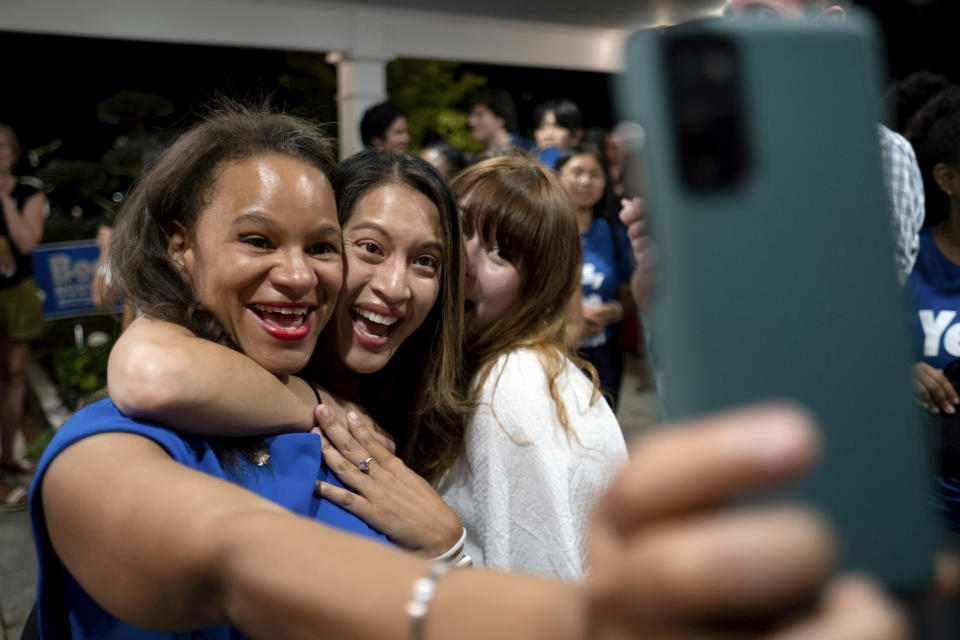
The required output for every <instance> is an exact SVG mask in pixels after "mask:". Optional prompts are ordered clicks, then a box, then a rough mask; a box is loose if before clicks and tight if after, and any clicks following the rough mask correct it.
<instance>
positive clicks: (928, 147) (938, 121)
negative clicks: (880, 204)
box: [910, 86, 960, 227]
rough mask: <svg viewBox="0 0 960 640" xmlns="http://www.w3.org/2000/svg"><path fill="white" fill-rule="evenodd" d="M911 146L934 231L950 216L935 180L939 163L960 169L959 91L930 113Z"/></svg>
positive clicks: (949, 93) (947, 94)
mask: <svg viewBox="0 0 960 640" xmlns="http://www.w3.org/2000/svg"><path fill="white" fill-rule="evenodd" d="M910 142H911V143H912V144H913V148H914V150H915V151H916V154H917V164H919V165H920V173H921V175H922V176H923V191H924V196H925V198H926V209H927V212H926V218H925V219H924V225H925V226H927V227H931V226H933V225H936V224H937V223H939V222H942V221H943V220H946V219H947V217H948V216H949V215H950V200H949V198H948V197H947V194H946V193H944V192H943V190H942V189H940V187H939V185H937V182H936V180H934V178H933V170H934V168H936V166H937V165H938V164H940V163H943V164H945V165H947V166H949V167H953V168H955V169H960V87H956V86H954V87H950V88H949V89H947V90H945V91H944V92H943V94H942V95H941V97H940V99H939V100H938V101H937V102H936V104H934V105H932V106H931V107H930V108H929V109H927V111H926V113H924V116H923V119H922V121H921V123H920V126H919V127H918V130H917V132H916V134H915V135H914V136H913V138H912V139H911V140H910Z"/></svg>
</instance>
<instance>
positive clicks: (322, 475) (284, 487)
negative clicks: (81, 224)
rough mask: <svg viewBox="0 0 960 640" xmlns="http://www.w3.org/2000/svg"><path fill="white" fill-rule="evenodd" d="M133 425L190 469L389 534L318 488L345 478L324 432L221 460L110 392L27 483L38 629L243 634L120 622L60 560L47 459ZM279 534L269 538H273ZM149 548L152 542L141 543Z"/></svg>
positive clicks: (339, 522) (312, 513) (321, 516)
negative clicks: (129, 410)
mask: <svg viewBox="0 0 960 640" xmlns="http://www.w3.org/2000/svg"><path fill="white" fill-rule="evenodd" d="M108 432H125V433H133V434H137V435H140V436H143V437H145V438H148V439H149V440H152V441H154V442H156V443H157V444H158V445H160V446H161V447H163V449H164V450H165V451H166V452H167V453H168V454H169V455H170V457H171V458H173V459H174V460H176V461H177V462H179V463H180V464H183V465H184V466H187V467H189V468H191V469H195V470H197V471H201V472H203V473H206V474H209V475H211V476H214V477H216V478H221V479H223V480H227V481H229V482H233V483H235V484H238V485H240V486H242V487H244V488H246V489H249V490H250V491H253V492H254V493H257V494H259V495H260V496H262V497H264V498H267V499H268V500H271V501H273V502H275V503H277V504H279V505H281V506H283V507H285V508H287V509H289V510H290V511H292V512H294V513H296V514H299V515H301V516H306V517H308V518H313V519H314V520H316V521H317V522H322V523H324V524H326V525H329V526H331V527H335V528H337V529H342V530H344V531H348V532H351V533H355V534H357V535H361V536H366V537H370V538H373V539H376V540H380V541H383V542H386V537H385V536H384V535H383V534H381V533H380V532H378V531H376V530H375V529H373V528H371V527H370V526H368V525H367V524H366V523H365V522H363V521H362V520H360V519H359V518H357V517H356V516H354V515H353V514H351V513H349V512H347V511H344V510H343V509H341V508H340V507H338V506H337V505H335V504H333V503H332V502H330V501H329V500H322V499H320V498H318V497H316V496H315V495H314V483H315V482H316V481H317V480H323V481H325V482H329V483H331V484H333V485H336V486H343V485H342V484H341V483H340V481H339V480H338V479H337V478H336V476H335V475H334V474H333V473H332V472H331V471H330V469H329V468H328V467H327V465H326V464H325V463H324V461H323V458H322V456H321V452H320V444H321V437H320V436H318V435H316V434H311V433H285V434H280V435H275V436H270V437H267V438H264V439H263V443H264V446H265V447H266V452H267V453H268V454H269V455H268V456H264V457H263V459H261V460H260V461H259V462H261V463H262V464H255V463H252V462H246V461H244V460H243V457H242V456H237V458H238V460H237V462H236V463H235V464H233V463H231V464H228V465H227V466H226V468H225V467H224V465H223V464H221V462H220V460H218V458H217V455H216V452H215V450H214V448H213V447H212V446H211V443H210V442H209V438H208V437H206V436H202V435H195V434H187V433H181V432H178V431H174V430H172V429H169V428H167V427H164V426H162V425H159V424H156V423H151V422H144V421H139V420H134V419H132V418H128V417H127V416H124V415H123V414H121V413H120V412H119V411H118V410H117V408H116V407H115V406H114V405H113V403H112V402H111V401H110V400H101V401H100V402H96V403H94V404H91V405H90V406H88V407H85V408H84V409H81V410H80V411H78V412H77V413H76V414H75V415H74V416H73V417H72V418H71V419H70V420H69V421H67V422H66V423H65V424H64V425H63V426H62V427H61V428H60V430H59V431H58V432H57V434H56V435H55V436H54V438H53V440H51V441H50V444H49V445H48V446H47V448H46V450H45V451H44V454H43V457H42V458H41V460H40V464H39V469H38V471H37V474H36V476H35V477H34V481H33V485H32V486H31V487H30V517H31V521H32V524H33V536H34V543H35V544H36V547H37V555H38V559H39V565H40V577H39V584H38V587H37V613H38V616H39V622H40V630H41V637H43V638H57V639H59V638H72V639H76V640H80V639H84V640H85V639H91V640H92V639H93V638H98V639H101V638H102V639H117V640H119V639H121V638H122V639H124V640H127V639H129V640H161V639H164V640H174V639H176V640H182V639H187V638H190V639H192V640H235V639H239V638H244V637H245V636H244V635H243V634H241V633H240V632H239V631H237V630H236V629H234V628H232V627H228V626H225V625H224V626H218V627H211V628H207V629H200V630H196V631H188V632H182V633H161V632H156V631H147V630H145V629H140V628H137V627H133V626H131V625H129V624H127V623H125V622H121V621H120V620H118V619H117V618H115V617H114V616H112V615H111V614H110V613H108V612H107V611H106V610H104V609H103V608H102V607H101V606H100V605H98V604H97V603H96V602H95V601H94V600H93V599H92V598H91V597H90V596H89V595H88V594H87V593H86V592H85V591H84V589H83V587H81V586H80V584H79V583H78V582H77V581H76V580H74V579H73V576H71V575H70V574H69V573H68V572H67V571H66V569H65V568H64V567H63V566H62V565H61V564H60V562H59V560H58V559H57V556H56V552H55V551H54V549H53V547H52V545H51V542H50V537H49V534H48V532H47V528H46V522H45V519H44V514H43V502H42V499H41V494H42V492H41V491H40V484H41V483H42V482H43V477H44V474H45V473H46V470H47V469H48V468H49V467H50V463H51V462H52V461H53V460H54V459H55V458H56V457H57V455H59V454H60V453H61V452H62V451H63V450H64V449H66V448H67V447H69V446H70V445H71V444H74V443H75V442H77V441H79V440H81V439H83V438H86V437H89V436H92V435H96V434H100V433H108ZM273 542H275V541H265V543H268V544H269V543H273ZM144 552H145V553H149V549H145V550H144Z"/></svg>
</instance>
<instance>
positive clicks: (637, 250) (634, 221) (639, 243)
mask: <svg viewBox="0 0 960 640" xmlns="http://www.w3.org/2000/svg"><path fill="white" fill-rule="evenodd" d="M620 206H621V207H622V208H621V209H620V221H621V222H623V224H624V225H626V227H627V237H628V238H629V239H630V246H631V247H632V248H633V257H634V260H635V261H636V264H637V266H636V268H635V269H634V270H633V275H632V276H631V278H630V292H631V293H632V294H633V299H634V300H635V301H636V303H637V305H639V306H640V308H641V309H646V308H647V303H648V302H649V299H650V294H651V293H652V291H653V286H654V283H655V281H656V273H655V268H656V249H655V247H654V245H653V243H652V242H651V241H650V236H649V234H648V232H647V218H646V216H645V215H644V212H643V200H641V199H640V198H630V199H627V198H624V199H623V200H621V201H620Z"/></svg>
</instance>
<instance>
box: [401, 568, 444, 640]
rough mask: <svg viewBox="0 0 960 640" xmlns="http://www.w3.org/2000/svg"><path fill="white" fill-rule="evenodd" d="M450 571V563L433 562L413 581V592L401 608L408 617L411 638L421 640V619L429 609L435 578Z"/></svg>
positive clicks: (435, 584) (435, 582) (437, 578)
mask: <svg viewBox="0 0 960 640" xmlns="http://www.w3.org/2000/svg"><path fill="white" fill-rule="evenodd" d="M448 571H450V565H449V564H447V563H445V562H434V563H433V564H432V565H431V566H430V571H429V572H428V573H427V575H425V576H423V577H422V578H417V579H416V580H414V581H413V592H412V593H411V594H410V602H408V603H407V605H406V606H405V607H404V608H403V609H404V611H406V613H407V616H409V617H410V637H411V638H412V640H423V621H424V620H425V619H426V617H427V612H428V611H429V610H430V601H431V600H433V594H434V592H435V591H436V588H437V580H439V579H440V578H442V577H443V576H445V575H446V574H447V572H448Z"/></svg>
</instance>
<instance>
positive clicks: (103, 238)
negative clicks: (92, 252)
mask: <svg viewBox="0 0 960 640" xmlns="http://www.w3.org/2000/svg"><path fill="white" fill-rule="evenodd" d="M110 231H111V230H110V227H108V226H107V225H104V224H102V225H100V226H99V227H97V248H98V249H100V251H104V252H105V251H106V250H107V247H109V246H110Z"/></svg>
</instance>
